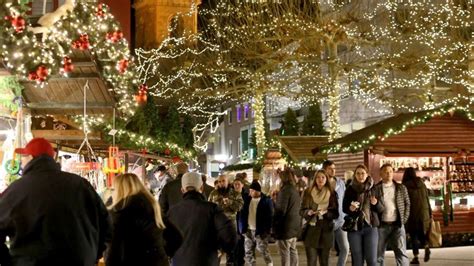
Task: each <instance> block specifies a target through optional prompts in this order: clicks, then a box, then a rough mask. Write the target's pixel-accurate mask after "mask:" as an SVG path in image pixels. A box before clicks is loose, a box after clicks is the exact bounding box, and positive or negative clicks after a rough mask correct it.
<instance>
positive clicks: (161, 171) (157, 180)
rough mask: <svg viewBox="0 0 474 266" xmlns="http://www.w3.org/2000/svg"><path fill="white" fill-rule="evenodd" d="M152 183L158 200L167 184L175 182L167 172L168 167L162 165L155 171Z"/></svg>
mask: <svg viewBox="0 0 474 266" xmlns="http://www.w3.org/2000/svg"><path fill="white" fill-rule="evenodd" d="M152 178H153V179H152V180H151V181H152V182H150V186H151V189H152V191H153V193H154V195H155V198H156V199H157V200H158V199H159V198H160V195H161V192H162V191H163V188H164V187H165V185H166V184H168V183H169V182H171V181H173V178H172V177H171V176H170V175H169V174H168V172H167V171H166V166H164V165H160V166H158V167H157V168H156V169H155V172H154V173H153V176H152Z"/></svg>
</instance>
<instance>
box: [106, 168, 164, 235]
mask: <svg viewBox="0 0 474 266" xmlns="http://www.w3.org/2000/svg"><path fill="white" fill-rule="evenodd" d="M138 193H142V194H144V195H145V197H146V199H147V200H148V202H149V203H150V204H151V206H152V207H153V212H154V213H155V223H156V226H158V228H161V229H164V228H165V224H164V223H163V219H162V218H161V209H160V205H158V203H157V202H156V200H155V198H154V197H153V195H152V194H151V193H150V192H149V191H148V189H146V187H145V186H144V185H143V183H142V182H141V181H140V179H139V178H138V176H137V175H136V174H132V173H126V174H122V175H118V176H116V177H115V178H114V193H113V194H112V199H113V203H112V205H111V206H110V207H109V209H113V208H114V207H115V205H117V203H119V202H121V201H122V200H123V201H124V204H126V203H127V198H128V197H130V196H133V195H136V194H138Z"/></svg>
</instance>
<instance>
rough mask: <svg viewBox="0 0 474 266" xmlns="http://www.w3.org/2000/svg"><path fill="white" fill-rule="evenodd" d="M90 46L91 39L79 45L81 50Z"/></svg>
mask: <svg viewBox="0 0 474 266" xmlns="http://www.w3.org/2000/svg"><path fill="white" fill-rule="evenodd" d="M89 48H90V43H89V41H86V42H82V43H81V47H79V49H80V50H88V49H89Z"/></svg>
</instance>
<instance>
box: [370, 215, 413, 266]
mask: <svg viewBox="0 0 474 266" xmlns="http://www.w3.org/2000/svg"><path fill="white" fill-rule="evenodd" d="M389 243H390V246H391V247H392V248H393V252H394V253H395V260H396V262H397V266H408V265H409V262H408V256H407V248H406V234H405V227H404V226H403V225H402V226H401V227H400V226H398V225H396V224H391V225H387V224H383V223H382V225H381V226H380V227H379V244H378V247H377V264H378V265H379V266H383V265H384V256H385V250H386V249H387V244H389Z"/></svg>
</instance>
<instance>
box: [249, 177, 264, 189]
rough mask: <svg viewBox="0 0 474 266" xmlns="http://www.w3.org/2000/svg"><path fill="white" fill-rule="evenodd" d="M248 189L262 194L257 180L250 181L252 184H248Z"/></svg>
mask: <svg viewBox="0 0 474 266" xmlns="http://www.w3.org/2000/svg"><path fill="white" fill-rule="evenodd" d="M250 189H253V190H255V191H258V192H262V186H260V183H258V181H257V180H254V181H252V184H250Z"/></svg>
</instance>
